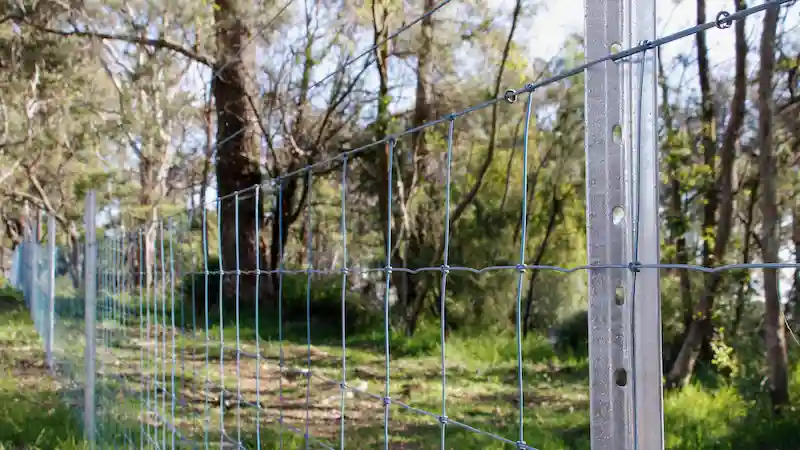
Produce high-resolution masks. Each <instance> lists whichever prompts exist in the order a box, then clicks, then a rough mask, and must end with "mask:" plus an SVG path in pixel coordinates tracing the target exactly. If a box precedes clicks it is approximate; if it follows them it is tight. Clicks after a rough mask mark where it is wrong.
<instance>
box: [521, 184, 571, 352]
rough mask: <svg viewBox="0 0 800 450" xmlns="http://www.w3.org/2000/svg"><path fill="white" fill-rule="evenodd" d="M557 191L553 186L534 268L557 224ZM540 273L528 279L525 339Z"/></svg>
mask: <svg viewBox="0 0 800 450" xmlns="http://www.w3.org/2000/svg"><path fill="white" fill-rule="evenodd" d="M557 189H558V186H553V196H552V198H551V200H550V215H549V217H548V219H547V227H546V229H545V232H544V237H543V238H542V242H541V243H540V244H539V249H538V250H537V251H536V256H535V257H534V258H533V261H532V262H531V263H530V264H532V265H535V266H538V265H539V264H541V263H542V258H544V255H545V252H546V251H547V244H548V243H549V241H550V237H551V236H552V235H553V231H554V230H555V228H556V225H557V224H558V218H559V217H560V216H561V208H562V207H563V205H564V201H563V199H561V198H559V197H558V194H557ZM540 272H541V271H540V270H534V271H531V274H530V277H529V278H528V289H527V292H526V294H525V316H524V319H523V322H522V327H523V328H522V332H523V336H525V337H527V336H528V331H529V330H530V329H531V327H532V325H533V324H532V323H531V322H532V317H533V288H534V286H535V285H536V277H537V275H538V274H539V273H540Z"/></svg>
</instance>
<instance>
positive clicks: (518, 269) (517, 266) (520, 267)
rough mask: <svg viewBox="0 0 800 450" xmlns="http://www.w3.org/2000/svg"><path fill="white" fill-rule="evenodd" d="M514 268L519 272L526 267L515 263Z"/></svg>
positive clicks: (523, 270)
mask: <svg viewBox="0 0 800 450" xmlns="http://www.w3.org/2000/svg"><path fill="white" fill-rule="evenodd" d="M514 268H515V269H517V271H518V272H519V273H523V272H525V269H526V267H525V264H517V265H516V266H514Z"/></svg>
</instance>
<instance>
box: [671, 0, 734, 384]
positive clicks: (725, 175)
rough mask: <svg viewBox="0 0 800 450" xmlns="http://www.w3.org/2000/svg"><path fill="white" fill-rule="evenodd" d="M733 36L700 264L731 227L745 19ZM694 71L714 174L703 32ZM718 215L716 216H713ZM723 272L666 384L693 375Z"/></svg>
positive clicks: (714, 254)
mask: <svg viewBox="0 0 800 450" xmlns="http://www.w3.org/2000/svg"><path fill="white" fill-rule="evenodd" d="M735 4H736V9H737V10H741V9H744V8H745V7H746V6H747V5H746V4H745V2H744V1H736V2H735ZM697 21H698V23H702V22H705V0H698V2H697ZM735 27H736V28H735V30H736V32H735V35H736V44H735V45H736V72H735V74H734V91H733V98H732V99H731V111H730V116H729V119H728V125H727V128H726V129H725V133H724V135H723V138H722V145H721V148H720V155H721V156H720V169H719V175H718V176H717V177H715V179H714V181H713V185H711V186H708V187H707V188H706V189H707V192H706V204H705V207H704V208H703V233H708V232H709V231H710V230H714V232H715V233H714V234H715V235H714V236H713V238H709V237H706V238H705V239H704V242H703V258H702V260H703V265H705V266H710V265H712V264H717V263H720V262H721V261H722V260H723V259H724V258H725V254H726V252H727V248H728V241H729V240H730V235H731V230H732V228H733V161H734V158H735V157H736V142H737V140H738V139H739V135H740V133H741V129H742V125H743V124H744V114H745V100H746V98H747V40H746V36H745V21H744V20H739V21H737V22H736V25H735ZM697 48H698V50H697V52H698V70H699V75H700V91H701V96H702V105H701V119H702V123H703V130H702V147H703V159H704V163H705V164H706V165H707V166H708V167H709V168H711V173H712V174H714V173H716V171H715V170H714V169H715V166H716V157H717V149H716V146H717V143H716V137H715V131H714V126H715V125H714V124H715V120H716V119H715V112H714V106H713V98H712V93H711V82H710V75H711V74H710V72H709V71H710V67H709V63H708V46H707V44H706V38H705V33H698V34H697ZM717 214H719V216H717ZM721 276H722V275H721V273H719V272H715V273H712V274H709V275H708V277H707V278H706V283H705V286H704V289H703V294H702V296H701V297H700V300H699V302H698V304H697V307H696V309H695V314H694V315H693V317H692V323H691V325H690V327H689V331H688V333H687V334H686V339H685V340H684V343H683V346H682V347H681V350H680V352H679V353H678V356H677V358H675V362H674V363H673V365H672V369H671V370H670V371H669V373H668V375H667V386H668V387H677V386H682V385H684V384H685V383H686V382H687V381H688V380H689V378H690V377H691V375H692V373H693V372H694V367H695V364H696V363H697V358H698V355H699V351H700V346H701V345H702V344H703V342H704V341H706V340H709V339H710V338H711V334H712V331H713V330H712V323H711V313H712V310H713V308H714V296H715V295H716V292H717V290H718V287H719V284H720V281H721V279H722V278H721Z"/></svg>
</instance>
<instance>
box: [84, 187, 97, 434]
mask: <svg viewBox="0 0 800 450" xmlns="http://www.w3.org/2000/svg"><path fill="white" fill-rule="evenodd" d="M96 202H97V200H96V197H95V193H94V191H89V193H88V194H87V196H86V211H85V216H84V227H85V232H86V256H85V258H84V260H85V265H86V268H85V274H84V276H85V279H84V282H85V288H84V289H85V292H84V325H85V334H86V347H85V353H84V365H85V370H86V374H85V377H86V380H85V381H86V384H85V386H84V390H83V401H84V403H83V408H84V409H83V425H84V433H85V438H86V440H87V442H88V443H89V446H90V448H92V449H94V448H95V437H96V436H95V392H94V390H95V363H96V360H95V358H96V349H95V345H96V342H95V321H96V319H97V317H96V313H95V311H96V310H95V308H96V307H97V305H96V302H97V229H96V226H97V223H96V214H95V212H96V207H97V204H96Z"/></svg>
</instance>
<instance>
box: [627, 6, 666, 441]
mask: <svg viewBox="0 0 800 450" xmlns="http://www.w3.org/2000/svg"><path fill="white" fill-rule="evenodd" d="M625 6H626V10H627V14H626V19H627V20H626V21H625V24H624V28H623V29H624V32H625V39H626V41H627V42H626V43H625V46H626V47H628V48H629V47H632V46H636V45H639V44H640V43H643V42H645V41H647V42H653V41H654V40H655V39H656V0H628V3H627V4H626V5H625ZM658 51H659V50H658V49H652V50H649V51H646V52H644V53H642V54H640V55H639V56H637V57H634V58H633V59H632V62H631V63H629V64H624V65H623V68H624V69H625V74H626V78H627V80H628V82H629V83H628V84H626V89H625V91H624V92H625V93H626V94H628V95H627V98H626V101H625V108H626V109H627V113H626V117H629V118H630V119H629V120H627V121H626V122H627V123H626V125H627V127H626V128H627V129H628V130H630V132H629V133H626V135H627V136H630V137H629V140H628V141H627V142H626V145H625V150H626V156H627V159H628V161H629V165H628V170H629V172H628V173H629V174H632V175H633V177H631V176H628V177H626V180H627V181H628V184H629V186H630V187H629V189H630V191H629V192H631V195H630V196H629V199H630V203H629V210H630V211H632V212H633V214H628V215H627V217H628V219H629V220H631V221H630V222H629V226H630V227H631V229H632V231H633V232H634V233H636V234H635V235H634V240H633V241H632V244H633V246H632V247H631V248H630V249H629V255H630V256H629V258H630V259H629V260H630V261H636V262H639V263H642V264H658V263H660V262H661V261H660V257H659V247H660V242H661V241H660V239H659V236H658V234H659V233H658V206H659V194H658V187H659V184H660V177H659V160H658V131H657V129H656V124H657V122H656V118H657V113H658V100H657V91H658V89H657V85H658V84H657V83H658V73H657V72H658V65H657V64H656V52H658ZM636 152H638V154H636ZM634 215H635V219H636V221H635V222H633V221H632V219H634ZM639 236H645V237H646V238H644V239H640V238H639ZM629 242H630V241H629ZM659 280H660V273H659V269H641V271H640V272H638V273H632V272H629V273H628V285H629V286H630V288H629V289H626V291H627V293H628V295H629V296H631V295H632V294H635V298H631V299H629V300H628V301H627V302H626V303H627V304H628V306H629V308H631V314H628V317H630V318H631V320H632V322H633V323H632V324H629V330H630V331H632V332H633V334H632V335H631V339H630V343H631V348H632V349H633V354H632V358H633V360H632V368H633V370H632V377H631V379H632V382H633V394H634V395H633V399H632V400H633V405H632V406H633V417H634V422H633V427H634V433H633V436H634V447H633V448H635V449H642V450H644V449H647V450H650V449H653V450H658V449H663V448H664V414H663V391H662V381H661V380H662V363H661V361H662V358H661V351H662V346H661V286H660V283H659Z"/></svg>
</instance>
